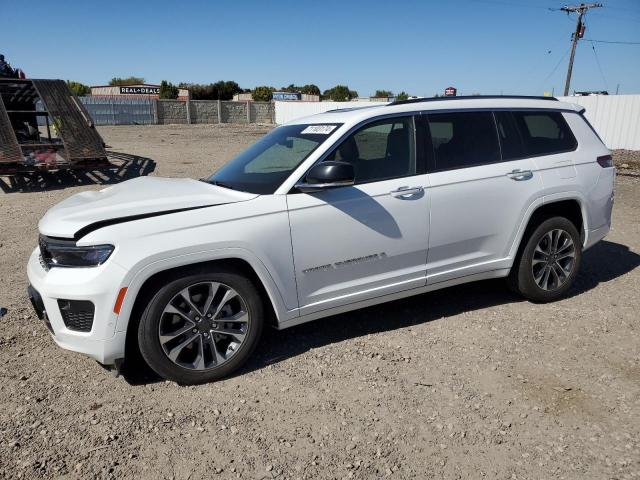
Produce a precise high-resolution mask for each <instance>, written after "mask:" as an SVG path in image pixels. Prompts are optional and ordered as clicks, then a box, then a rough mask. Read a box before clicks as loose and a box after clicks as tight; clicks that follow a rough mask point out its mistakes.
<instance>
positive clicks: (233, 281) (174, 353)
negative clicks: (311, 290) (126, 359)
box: [138, 269, 264, 385]
mask: <svg viewBox="0 0 640 480" xmlns="http://www.w3.org/2000/svg"><path fill="white" fill-rule="evenodd" d="M263 323H264V312H263V306H262V299H261V298H260V295H259V293H258V291H257V289H256V288H255V286H254V285H253V284H252V282H251V281H250V280H249V279H247V278H246V277H244V276H242V275H239V274H237V273H234V272H230V271H227V270H224V269H215V270H211V271H207V272H202V273H192V274H185V275H184V276H182V277H180V278H177V279H174V280H171V281H169V282H168V283H167V284H166V285H165V286H163V287H162V288H160V290H158V292H157V293H156V294H155V296H154V297H153V299H152V300H151V302H149V305H148V306H147V308H146V309H145V311H144V314H143V315H142V318H141V320H140V325H139V327H138V343H139V346H140V352H141V353H142V356H143V357H144V359H145V361H146V362H147V363H148V364H149V366H150V367H151V368H152V369H153V370H154V371H155V372H156V373H157V374H158V375H160V376H161V377H163V378H165V379H167V380H173V381H175V382H177V383H180V384H185V385H193V384H199V383H206V382H210V381H213V380H218V379H221V378H223V377H226V376H228V375H230V374H231V373H232V372H234V371H235V370H237V369H238V368H240V367H241V366H242V365H243V364H244V363H245V362H246V361H247V359H248V358H249V357H250V356H251V354H252V353H253V351H254V349H255V347H256V345H257V344H258V341H259V339H260V336H261V334H262V328H263Z"/></svg>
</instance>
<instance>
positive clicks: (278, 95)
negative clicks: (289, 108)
mask: <svg viewBox="0 0 640 480" xmlns="http://www.w3.org/2000/svg"><path fill="white" fill-rule="evenodd" d="M301 98H302V94H300V93H298V92H273V99H274V100H300V99H301Z"/></svg>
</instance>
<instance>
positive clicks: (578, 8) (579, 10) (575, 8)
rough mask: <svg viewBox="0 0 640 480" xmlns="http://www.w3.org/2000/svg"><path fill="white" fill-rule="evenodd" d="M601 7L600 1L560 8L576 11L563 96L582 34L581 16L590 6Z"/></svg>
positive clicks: (567, 90) (567, 93)
mask: <svg viewBox="0 0 640 480" xmlns="http://www.w3.org/2000/svg"><path fill="white" fill-rule="evenodd" d="M598 7H602V4H601V3H581V4H580V5H578V6H573V5H565V6H564V7H562V8H560V10H562V11H563V12H567V14H569V13H577V14H578V21H577V22H576V31H575V32H573V35H572V38H571V40H572V42H573V43H572V45H571V56H570V57H569V69H568V70H567V79H566V80H565V82H564V96H565V97H566V96H567V95H569V84H570V83H571V72H572V71H573V59H574V57H575V56H576V47H577V46H578V40H579V39H581V38H582V36H583V35H584V25H583V24H582V17H584V14H585V13H586V12H587V10H589V9H590V8H598Z"/></svg>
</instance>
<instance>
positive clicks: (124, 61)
mask: <svg viewBox="0 0 640 480" xmlns="http://www.w3.org/2000/svg"><path fill="white" fill-rule="evenodd" d="M602 3H604V5H605V8H601V9H596V10H591V11H590V13H589V14H588V15H587V18H586V24H587V32H586V35H585V38H590V39H596V40H609V41H634V42H640V0H602ZM563 4H564V2H563V1H562V0H530V1H527V0H514V1H509V0H455V1H448V0H439V1H435V0H394V1H392V2H391V1H390V2H376V1H373V0H369V1H348V0H338V1H336V0H323V1H315V2H305V1H301V0H298V1H296V2H293V1H281V0H278V1H264V0H263V1H244V2H240V1H236V2H230V1H224V2H218V1H188V0H186V1H173V2H166V1H164V0H155V1H150V0H147V1H144V2H142V1H137V0H128V1H126V2H125V1H122V2H121V1H117V0H114V1H102V2H87V1H82V2H80V1H78V2H75V1H66V0H58V1H51V0H47V1H41V0H35V1H31V0H29V1H27V0H19V1H15V0H0V52H2V53H4V54H5V55H6V57H7V60H8V61H9V62H11V63H12V64H13V65H14V66H19V67H21V68H23V69H24V70H25V71H26V73H27V75H28V76H30V77H34V78H62V79H72V80H77V81H81V82H83V83H86V84H90V85H100V84H105V83H107V82H108V81H109V80H110V79H111V78H112V77H114V76H120V77H122V76H129V75H136V76H142V77H144V78H145V79H146V80H147V81H148V82H150V83H159V82H160V80H163V79H166V80H169V81H172V82H174V83H177V82H180V81H186V82H198V83H209V82H215V81H217V80H221V79H224V80H235V81H237V82H238V83H239V84H240V85H241V86H242V87H245V88H251V87H254V86H256V85H272V86H275V87H281V86H285V85H288V84H290V83H294V84H296V85H302V84H305V83H315V84H317V85H318V86H319V87H320V88H321V89H322V90H324V89H326V88H329V87H331V86H333V85H336V84H338V83H341V84H347V85H349V87H350V88H351V89H355V90H357V91H358V92H359V93H360V95H361V96H365V95H369V94H372V93H373V92H374V91H375V90H376V89H379V88H384V89H389V90H392V91H394V92H397V91H400V90H405V91H407V92H409V93H410V94H413V95H428V96H430V95H433V94H434V93H442V91H443V90H444V88H445V87H447V86H449V85H453V86H456V87H458V90H459V94H471V93H476V92H478V93H482V94H500V93H504V94H531V95H539V94H542V93H543V92H545V91H549V92H551V91H552V89H555V94H556V95H558V94H561V93H562V88H563V85H564V77H565V74H566V69H567V62H568V57H569V55H568V50H569V47H570V34H571V32H572V30H573V28H574V26H575V19H574V18H573V17H567V15H566V14H565V13H563V12H560V11H550V10H548V8H549V7H555V8H557V7H560V6H562V5H563ZM592 45H594V46H595V54H594V51H593V49H592ZM596 54H597V58H598V59H599V62H600V66H601V68H599V67H598V63H597V61H596ZM617 84H620V93H640V45H619V44H605V43H595V44H592V43H589V42H581V43H580V45H579V47H578V52H577V55H576V64H575V68H574V74H573V81H572V85H571V88H572V90H573V89H576V90H603V89H608V90H609V91H610V92H612V93H613V92H615V90H616V86H617Z"/></svg>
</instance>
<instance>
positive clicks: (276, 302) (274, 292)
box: [116, 248, 297, 332]
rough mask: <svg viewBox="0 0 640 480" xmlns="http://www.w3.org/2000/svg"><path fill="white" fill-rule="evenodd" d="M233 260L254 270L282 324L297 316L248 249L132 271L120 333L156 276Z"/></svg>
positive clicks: (209, 253)
mask: <svg viewBox="0 0 640 480" xmlns="http://www.w3.org/2000/svg"><path fill="white" fill-rule="evenodd" d="M229 259H239V260H243V261H245V262H247V263H248V264H249V265H250V266H251V268H253V270H254V272H255V273H256V275H257V276H258V278H259V279H260V281H261V282H262V285H263V286H264V289H265V290H266V292H267V295H268V296H269V301H270V302H271V305H272V306H273V310H274V312H275V314H276V318H277V321H278V323H281V322H284V321H286V320H290V319H291V318H293V317H295V316H296V315H297V314H296V311H289V310H287V308H286V306H285V303H284V299H283V296H282V293H281V292H280V289H279V288H278V286H277V284H276V282H275V281H274V279H273V277H272V275H271V273H270V272H269V270H268V269H267V267H266V266H265V265H264V263H263V262H262V261H261V260H260V259H259V258H258V257H257V256H256V255H255V254H253V253H252V252H251V251H249V250H246V249H244V248H221V249H215V250H205V251H200V252H193V253H188V254H179V255H174V256H170V257H167V258H163V259H162V260H156V261H154V262H151V263H149V264H146V265H139V266H136V268H134V269H132V270H131V271H132V275H133V276H132V278H131V279H130V280H129V281H128V282H125V285H123V287H127V293H126V295H125V298H124V301H123V303H122V307H121V309H120V314H119V315H118V318H117V320H116V331H117V332H123V331H126V330H127V326H128V325H129V319H130V317H131V312H132V310H133V306H134V304H135V301H136V298H137V297H138V294H139V293H140V289H141V288H142V286H143V285H144V283H145V282H146V281H147V280H148V279H149V278H151V277H152V276H153V275H155V274H157V273H160V272H163V271H166V270H170V269H172V268H177V267H184V266H188V265H195V264H198V263H205V262H211V261H215V260H229Z"/></svg>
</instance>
